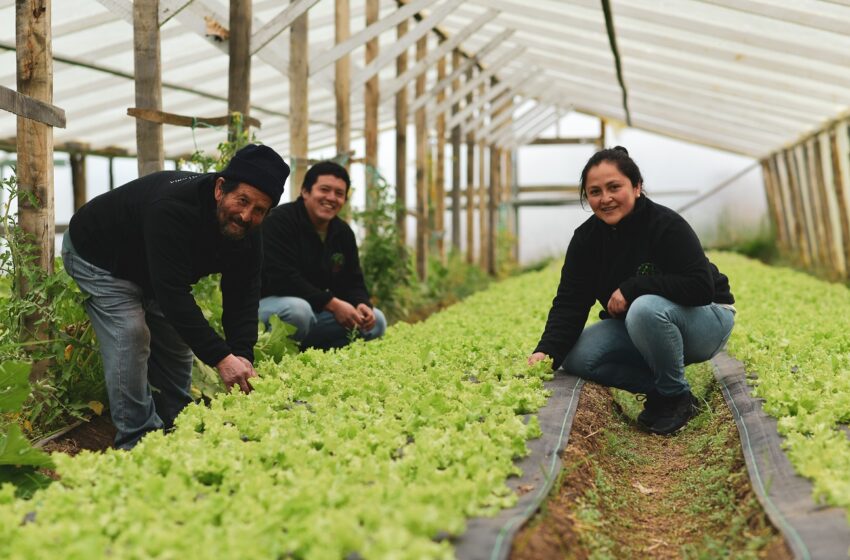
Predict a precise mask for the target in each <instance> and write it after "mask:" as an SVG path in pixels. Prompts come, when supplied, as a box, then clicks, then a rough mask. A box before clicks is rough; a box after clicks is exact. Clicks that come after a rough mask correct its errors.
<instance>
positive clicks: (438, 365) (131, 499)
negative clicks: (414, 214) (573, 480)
mask: <svg viewBox="0 0 850 560" xmlns="http://www.w3.org/2000/svg"><path fill="white" fill-rule="evenodd" d="M557 275H558V270H557V269H556V268H549V269H547V270H544V271H542V272H537V273H533V274H528V275H525V276H522V277H519V278H514V279H512V280H509V281H506V282H503V283H500V284H498V285H496V286H494V287H492V288H491V289H488V290H486V291H484V292H481V293H479V294H477V295H475V296H472V297H470V298H469V299H467V300H466V301H465V302H464V303H462V304H459V305H456V306H454V307H452V308H450V309H448V310H446V311H444V312H441V313H439V314H437V315H435V316H434V317H432V318H431V319H429V320H428V321H426V322H424V323H419V324H417V325H404V324H402V325H397V326H395V327H393V328H392V329H390V330H389V332H388V334H387V336H386V337H385V338H384V339H383V340H380V341H376V342H372V343H368V344H363V343H357V344H354V345H352V346H351V347H349V348H347V349H345V350H343V351H340V352H331V353H327V354H323V353H321V352H315V351H311V352H307V353H304V354H301V355H297V356H290V357H287V358H285V359H284V360H283V361H281V362H279V363H274V362H264V363H262V364H260V365H259V366H258V370H259V371H260V373H261V379H259V380H258V381H257V382H256V383H255V388H256V390H255V391H254V392H253V393H252V394H251V395H249V396H244V395H241V394H232V395H224V396H221V397H219V398H217V399H215V400H214V401H213V403H212V406H211V407H210V408H205V407H203V406H196V405H193V406H190V407H189V408H187V409H186V410H185V411H184V412H183V413H182V414H181V415H180V417H179V418H178V421H177V428H176V430H175V431H174V432H173V433H171V434H169V435H168V436H164V435H162V434H160V433H156V434H151V435H149V436H148V437H147V438H145V440H144V441H143V442H142V443H141V444H140V445H139V446H138V447H137V448H136V449H134V450H133V451H132V452H130V453H126V452H116V451H109V452H107V453H104V454H91V453H83V454H81V455H78V456H77V457H74V458H70V457H67V456H64V455H59V456H56V457H55V460H56V464H57V471H58V473H59V475H60V476H61V480H60V481H58V482H55V483H53V484H52V485H51V486H50V487H48V488H47V489H45V490H43V491H40V492H38V493H36V495H35V496H34V497H33V498H32V499H31V500H29V501H24V500H17V499H15V498H14V492H13V488H12V487H11V486H8V485H6V486H4V487H3V488H2V489H0V558H27V559H32V558H50V559H53V558H87V559H88V558H122V559H124V558H163V559H165V558H175V559H178V558H179V559H184V558H311V559H320V558H333V559H338V558H352V559H353V558H429V557H431V558H448V557H452V556H453V551H452V548H451V545H450V543H449V541H448V540H447V539H446V537H448V536H450V535H454V534H459V533H461V532H463V531H464V526H465V519H467V518H468V517H470V516H475V515H482V514H485V515H486V514H488V513H492V512H495V511H498V510H499V509H500V508H502V507H504V506H506V505H509V504H511V503H513V502H514V500H515V499H516V498H515V496H514V495H513V493H512V492H511V491H510V490H509V489H508V487H507V486H506V484H505V479H506V478H507V477H508V476H509V475H510V474H512V473H514V472H515V471H516V467H515V466H514V464H513V461H512V459H513V458H514V457H517V456H522V455H524V454H525V453H526V445H525V442H526V440H527V439H528V438H531V437H536V436H537V435H539V427H538V425H537V422H536V420H534V419H533V420H532V421H531V422H529V423H527V424H526V423H524V422H523V420H522V419H523V416H522V415H523V414H524V413H528V412H533V411H535V410H536V409H537V408H539V407H540V406H542V405H543V404H544V402H545V400H546V396H547V395H546V391H545V390H544V388H543V380H544V379H545V378H546V377H547V376H549V375H550V370H549V366H548V364H544V363H541V364H539V365H538V366H536V367H534V368H528V367H526V366H525V357H526V356H527V355H528V353H529V351H530V350H531V349H532V348H533V346H534V344H535V342H536V341H537V337H538V336H539V335H540V330H541V328H542V325H543V323H544V321H545V315H546V312H547V311H548V307H549V303H550V301H551V297H552V294H553V293H554V289H555V286H556V284H557V280H558V276H557Z"/></svg>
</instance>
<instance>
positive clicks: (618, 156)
mask: <svg viewBox="0 0 850 560" xmlns="http://www.w3.org/2000/svg"><path fill="white" fill-rule="evenodd" d="M603 161H609V162H611V163H613V164H614V165H616V166H617V169H618V170H619V171H620V173H622V174H623V175H625V176H626V177H628V179H629V181H631V182H632V187H638V186H641V185H643V176H642V175H641V174H640V169H639V168H638V166H637V164H636V163H635V162H634V160H633V159H632V158H631V156H629V151H628V150H627V149H625V148H624V147H622V146H614V147H613V148H607V149H605V150H599V151H598V152H596V153H595V154H593V155H592V156H590V159H589V160H587V163H586V164H585V165H584V169H582V170H581V188H580V190H579V199H580V200H581V203H582V205H584V202H585V201H586V200H587V174H588V172H590V170H591V169H593V168H594V167H596V166H597V165H599V164H600V163H602V162H603Z"/></svg>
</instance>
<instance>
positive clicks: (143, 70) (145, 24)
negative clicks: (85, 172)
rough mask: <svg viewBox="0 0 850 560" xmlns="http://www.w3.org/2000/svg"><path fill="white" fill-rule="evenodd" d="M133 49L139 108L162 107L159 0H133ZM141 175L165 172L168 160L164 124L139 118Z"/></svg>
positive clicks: (138, 147) (138, 140) (138, 136)
mask: <svg viewBox="0 0 850 560" xmlns="http://www.w3.org/2000/svg"><path fill="white" fill-rule="evenodd" d="M133 52H134V61H135V62H134V68H135V73H136V82H135V83H136V107H137V108H139V109H154V110H157V111H158V110H161V109H162V63H161V59H160V48H159V0H137V1H136V2H133ZM136 153H137V155H136V158H137V159H138V167H139V176H143V175H147V174H149V173H153V172H154V171H162V168H163V164H164V161H165V155H164V148H163V140H162V125H161V124H158V123H152V122H148V121H145V120H142V119H136Z"/></svg>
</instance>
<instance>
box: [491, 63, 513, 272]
mask: <svg viewBox="0 0 850 560" xmlns="http://www.w3.org/2000/svg"><path fill="white" fill-rule="evenodd" d="M497 84H498V82H497V81H496V80H492V81H491V84H490V85H491V87H495V86H496V85H497ZM510 98H511V94H510V92H505V93H503V94H501V95H499V96H498V97H497V98H496V99H494V100H493V101H492V105H493V106H498V108H497V109H495V110H494V111H493V112H492V113H491V115H490V118H495V117H497V116H498V115H499V114H501V113H502V111H505V110H507V109H508V108H509V107H510V103H511V99H510ZM503 99H504V101H502V100H503ZM502 155H503V152H502V150H500V149H499V147H498V146H497V145H495V144H493V145H491V146H490V201H489V204H488V207H487V233H488V235H487V239H488V241H487V251H488V253H487V272H489V273H490V275H492V276H495V275H496V272H497V269H498V262H496V249H497V238H498V235H499V223H498V221H499V202H500V200H501V193H502Z"/></svg>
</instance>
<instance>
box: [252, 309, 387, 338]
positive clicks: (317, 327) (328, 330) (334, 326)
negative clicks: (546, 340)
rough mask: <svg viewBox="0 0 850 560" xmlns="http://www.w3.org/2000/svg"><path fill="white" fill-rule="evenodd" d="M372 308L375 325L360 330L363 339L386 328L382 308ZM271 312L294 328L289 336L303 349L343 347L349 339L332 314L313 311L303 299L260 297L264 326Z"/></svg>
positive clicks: (374, 335) (373, 336)
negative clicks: (363, 330) (368, 328)
mask: <svg viewBox="0 0 850 560" xmlns="http://www.w3.org/2000/svg"><path fill="white" fill-rule="evenodd" d="M372 311H373V312H374V313H375V326H374V327H372V328H371V329H370V330H368V331H366V332H361V333H360V336H362V337H363V339H364V340H373V339H376V338H380V337H382V336H384V332H386V330H387V320H386V318H385V317H384V314H383V313H382V312H381V310H380V309H378V308H377V307H376V308H374V309H372ZM272 315H277V316H278V317H280V320H281V321H283V322H284V323H289V324H290V325H293V326H294V327H295V329H296V331H295V334H293V335H292V339H293V340H295V341H296V342H298V343H300V344H301V347H302V348H319V349H321V350H329V349H331V348H342V347H343V346H345V345H346V344H348V343H349V341H350V339H349V335H348V329H346V328H345V327H343V326H342V325H340V324H339V323H337V322H336V319H335V318H334V315H333V313H331V312H330V311H322V312H320V313H315V312H313V308H312V307H311V306H310V304H309V303H307V300H305V299H302V298H297V297H288V296H269V297H264V298H262V299H260V309H259V319H260V321H261V322H263V323H265V325H266V328H268V327H269V317H271V316H272Z"/></svg>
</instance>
